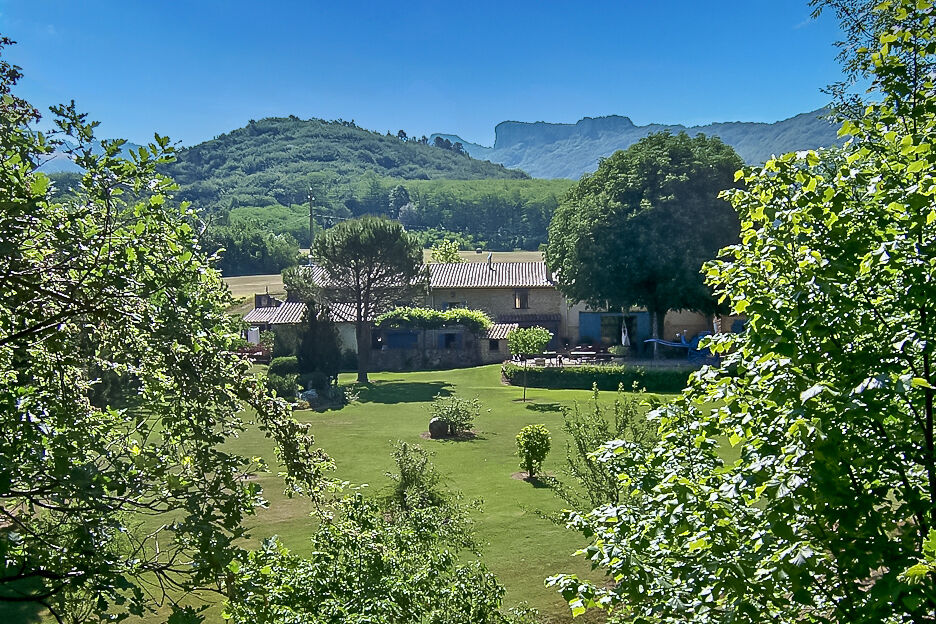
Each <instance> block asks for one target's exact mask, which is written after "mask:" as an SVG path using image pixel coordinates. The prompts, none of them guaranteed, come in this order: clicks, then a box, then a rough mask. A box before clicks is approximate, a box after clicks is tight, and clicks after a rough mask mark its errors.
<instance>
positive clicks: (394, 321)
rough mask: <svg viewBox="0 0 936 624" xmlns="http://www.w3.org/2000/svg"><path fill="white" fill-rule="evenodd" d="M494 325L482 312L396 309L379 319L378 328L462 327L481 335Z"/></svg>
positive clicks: (462, 309) (453, 309)
mask: <svg viewBox="0 0 936 624" xmlns="http://www.w3.org/2000/svg"><path fill="white" fill-rule="evenodd" d="M492 324H493V321H492V320H491V317H489V316H488V315H487V314H485V313H484V312H482V311H481V310H466V309H464V308H452V309H451V310H433V309H431V308H396V309H393V310H390V311H389V312H386V313H384V314H381V315H380V316H378V317H377V321H376V325H377V327H406V328H416V329H440V328H442V327H453V326H455V325H461V326H463V327H466V328H468V330H469V331H471V332H473V333H475V334H479V333H481V332H482V331H484V330H486V329H488V328H489V327H490V326H491V325H492Z"/></svg>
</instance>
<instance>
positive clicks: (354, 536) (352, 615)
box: [225, 495, 513, 624]
mask: <svg viewBox="0 0 936 624" xmlns="http://www.w3.org/2000/svg"><path fill="white" fill-rule="evenodd" d="M451 520H452V519H451V516H450V515H449V513H448V510H446V509H445V508H440V507H434V506H428V507H422V508H417V509H413V510H409V511H408V512H406V513H400V514H388V513H385V511H384V510H382V509H381V508H380V507H379V506H378V505H377V504H376V503H374V502H370V501H367V500H365V499H364V498H363V497H361V496H360V495H357V496H353V497H349V498H347V499H346V500H345V501H343V502H342V503H341V504H340V505H339V506H338V510H337V511H336V514H335V517H334V518H333V519H332V520H330V521H329V522H326V523H322V524H321V525H320V526H319V528H318V529H317V530H316V531H315V533H314V534H313V536H312V539H311V545H310V548H309V550H310V551H311V552H313V553H314V554H313V555H312V556H311V557H309V558H302V557H299V556H297V555H295V554H293V553H291V552H289V551H288V550H287V549H286V548H285V547H284V546H283V545H282V544H281V543H280V542H279V541H278V540H276V539H275V538H274V539H270V540H267V541H265V542H264V543H263V545H262V546H261V548H260V549H259V550H257V551H255V552H253V553H251V554H250V556H249V558H247V559H246V560H243V561H239V562H237V563H236V565H232V566H231V568H232V569H231V572H232V576H234V577H235V578H236V581H235V583H234V588H235V591H234V592H232V595H234V596H237V597H238V599H237V600H231V601H229V603H228V605H227V607H226V609H225V617H226V618H227V619H228V620H229V621H230V622H232V624H254V623H255V622H295V623H301V624H325V623H331V622H338V621H341V622H371V623H374V624H391V623H397V622H425V623H427V624H463V623H464V622H477V623H479V624H509V623H510V622H512V621H513V620H512V618H511V616H510V615H509V614H504V613H502V612H501V611H500V607H501V602H502V600H503V596H504V589H503V587H502V586H501V585H500V584H499V583H498V582H497V579H496V578H495V577H494V575H493V574H491V573H490V572H488V571H487V570H486V569H485V568H484V566H483V565H482V564H481V563H480V562H476V561H475V562H469V563H461V562H460V561H459V556H458V552H457V547H458V542H457V541H456V542H455V547H454V548H453V547H452V542H453V540H454V539H455V537H456V535H455V531H454V530H453V529H452V528H451V525H452V522H451Z"/></svg>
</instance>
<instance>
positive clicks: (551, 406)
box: [526, 403, 562, 412]
mask: <svg viewBox="0 0 936 624" xmlns="http://www.w3.org/2000/svg"><path fill="white" fill-rule="evenodd" d="M526 408H527V409H528V410H532V411H534V412H561V411H562V406H561V405H559V404H558V403H530V404H529V405H527V406H526Z"/></svg>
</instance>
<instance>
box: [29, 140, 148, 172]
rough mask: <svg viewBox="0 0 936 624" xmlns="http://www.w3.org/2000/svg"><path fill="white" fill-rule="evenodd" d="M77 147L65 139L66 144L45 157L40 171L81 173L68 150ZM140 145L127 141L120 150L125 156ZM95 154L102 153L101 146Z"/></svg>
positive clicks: (95, 150)
mask: <svg viewBox="0 0 936 624" xmlns="http://www.w3.org/2000/svg"><path fill="white" fill-rule="evenodd" d="M74 147H75V144H74V143H70V142H68V141H64V145H63V146H62V147H60V148H59V149H57V150H55V152H53V153H52V154H50V155H49V156H47V157H45V158H43V162H42V165H40V166H39V169H38V171H42V172H44V173H79V172H81V167H79V166H78V165H76V164H75V163H74V161H73V160H72V158H71V155H70V154H68V152H66V151H65V150H66V149H73V148H74ZM139 147H140V146H139V145H137V144H136V143H125V144H124V146H123V148H122V149H121V150H120V152H121V154H123V155H124V156H126V155H127V153H128V152H129V151H130V150H133V149H138V148H139ZM94 153H95V154H100V153H101V147H100V146H99V145H98V146H96V147H95V148H94Z"/></svg>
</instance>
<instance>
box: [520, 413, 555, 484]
mask: <svg viewBox="0 0 936 624" xmlns="http://www.w3.org/2000/svg"><path fill="white" fill-rule="evenodd" d="M549 442H550V441H549V429H547V428H546V425H527V426H526V427H524V428H523V429H521V430H520V433H518V434H517V455H519V456H520V467H521V468H523V470H524V472H526V473H527V476H528V477H529V478H530V479H532V478H534V477H535V476H536V471H537V470H539V468H540V466H542V465H543V462H544V461H545V460H546V455H547V454H548V453H549V446H550V444H549Z"/></svg>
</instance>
